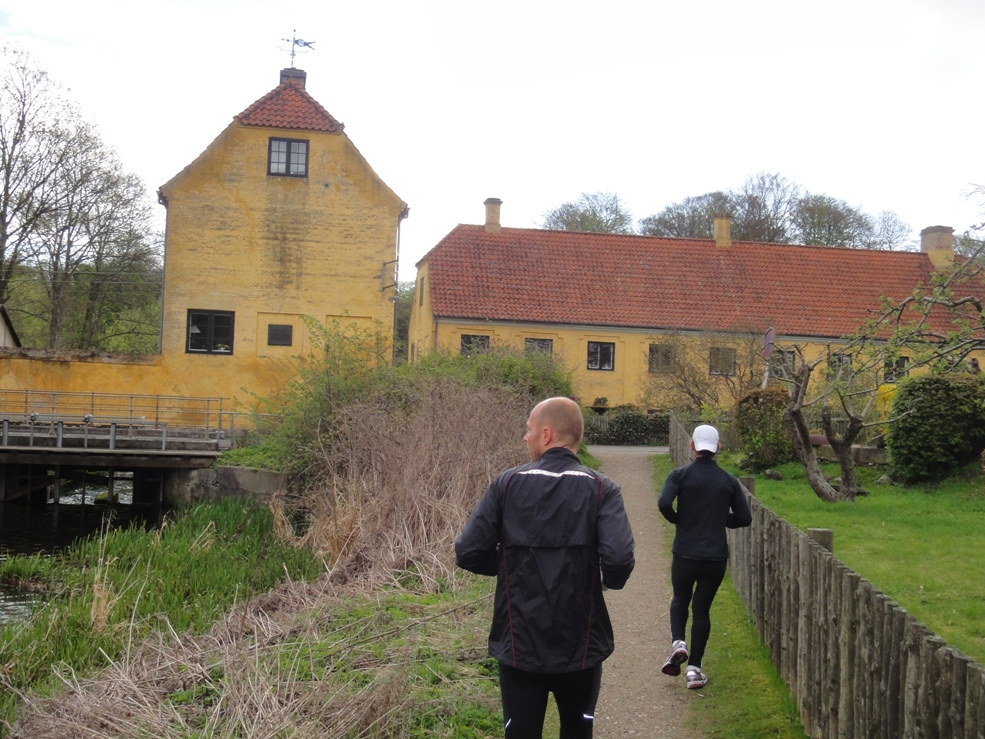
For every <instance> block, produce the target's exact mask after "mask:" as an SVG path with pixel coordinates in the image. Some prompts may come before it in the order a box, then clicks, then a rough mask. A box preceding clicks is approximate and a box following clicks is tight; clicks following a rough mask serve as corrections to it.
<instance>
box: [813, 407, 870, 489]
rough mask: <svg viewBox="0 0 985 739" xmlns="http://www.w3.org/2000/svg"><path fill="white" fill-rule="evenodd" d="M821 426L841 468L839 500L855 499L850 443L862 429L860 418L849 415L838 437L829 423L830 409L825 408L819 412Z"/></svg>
mask: <svg viewBox="0 0 985 739" xmlns="http://www.w3.org/2000/svg"><path fill="white" fill-rule="evenodd" d="M821 426H822V428H823V429H824V436H825V438H826V439H827V440H828V443H829V444H830V445H831V448H832V449H833V450H834V453H835V456H836V457H837V458H838V466H839V467H840V468H841V496H842V497H841V500H855V496H856V495H858V491H859V487H858V477H857V476H856V475H855V457H854V455H852V444H854V443H855V439H857V438H858V435H859V433H860V432H861V431H862V419H861V418H858V417H856V416H851V417H850V418H849V420H848V428H847V429H845V433H844V435H843V436H842V437H841V438H840V439H839V438H838V435H837V434H836V433H835V431H834V427H833V426H832V425H831V411H830V410H829V409H827V408H825V409H824V410H823V411H822V412H821Z"/></svg>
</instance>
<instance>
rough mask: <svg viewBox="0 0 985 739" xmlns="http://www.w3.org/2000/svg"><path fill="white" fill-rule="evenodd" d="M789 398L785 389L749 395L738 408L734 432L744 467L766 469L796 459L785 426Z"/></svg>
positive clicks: (755, 391) (740, 400) (774, 389)
mask: <svg viewBox="0 0 985 739" xmlns="http://www.w3.org/2000/svg"><path fill="white" fill-rule="evenodd" d="M788 400H789V397H788V395H787V391H786V390H784V389H783V388H778V387H768V388H765V389H763V390H753V391H752V392H750V393H747V394H746V395H744V396H743V397H742V398H740V399H739V402H738V403H737V404H736V407H735V431H736V433H737V434H738V436H739V439H740V440H741V441H742V449H743V452H744V453H745V462H744V464H743V466H744V467H746V468H747V469H750V470H765V469H769V468H770V467H776V466H777V465H779V464H783V463H784V462H789V461H790V460H792V459H793V444H792V443H791V441H790V436H789V435H788V434H787V431H786V429H785V428H784V427H783V410H784V408H786V406H787V402H788Z"/></svg>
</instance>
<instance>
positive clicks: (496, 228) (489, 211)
mask: <svg viewBox="0 0 985 739" xmlns="http://www.w3.org/2000/svg"><path fill="white" fill-rule="evenodd" d="M502 204H503V201H502V200H500V199H499V198H486V202H484V203H483V205H484V206H486V233H487V234H498V233H499V232H500V231H502V230H503V229H502V227H501V226H500V225H499V206H501V205H502Z"/></svg>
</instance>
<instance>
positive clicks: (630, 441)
mask: <svg viewBox="0 0 985 739" xmlns="http://www.w3.org/2000/svg"><path fill="white" fill-rule="evenodd" d="M585 420H586V423H585V441H587V442H588V443H589V444H600V445H608V446H666V445H667V443H668V439H669V438H670V416H669V415H665V414H658V413H639V412H636V411H628V412H624V413H612V412H609V413H607V414H605V415H604V416H598V417H596V418H592V417H591V416H590V415H589V416H586V419H585Z"/></svg>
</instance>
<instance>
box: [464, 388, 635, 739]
mask: <svg viewBox="0 0 985 739" xmlns="http://www.w3.org/2000/svg"><path fill="white" fill-rule="evenodd" d="M583 430H584V422H583V420H582V415H581V408H579V406H578V404H577V403H575V402H574V401H573V400H570V399H568V398H549V399H547V400H545V401H543V402H541V403H538V404H537V406H536V407H534V409H533V410H532V411H531V412H530V417H529V419H528V420H527V432H526V434H525V435H524V437H523V441H524V443H525V444H526V446H527V449H528V450H529V452H530V459H531V462H530V463H529V464H526V465H522V466H520V467H514V468H512V469H509V470H506V471H505V472H503V473H502V474H500V475H499V476H498V477H497V478H496V479H495V480H493V482H492V484H491V485H490V486H489V488H488V489H487V490H486V492H485V494H484V495H483V496H482V499H481V500H480V501H479V503H478V504H477V505H476V507H475V509H473V511H472V514H471V516H470V517H469V520H468V523H466V525H465V528H464V530H463V531H462V534H461V536H460V537H459V538H458V541H456V542H455V559H456V562H457V564H458V566H459V567H462V568H464V569H466V570H470V571H472V572H475V573H478V574H480V575H496V577H497V580H496V598H495V602H494V605H493V621H492V627H491V629H490V632H489V654H490V655H492V656H493V657H495V658H496V659H497V660H498V661H499V684H500V693H501V695H502V700H503V721H504V724H505V732H506V737H507V739H540V737H541V733H542V731H543V727H544V714H545V712H546V709H547V699H548V694H549V693H553V694H554V700H555V701H556V702H557V706H558V714H559V716H560V719H561V733H560V736H561V739H584V738H588V739H590V737H591V736H592V727H593V722H594V713H595V701H596V699H597V697H598V690H599V684H600V681H601V677H602V662H603V660H605V658H606V657H608V656H609V655H610V654H611V653H612V650H613V648H614V640H613V634H612V624H611V623H610V621H609V613H608V611H607V610H606V607H605V600H604V599H603V597H602V587H603V585H604V586H605V587H607V588H615V589H617V588H622V587H623V585H625V584H626V580H627V579H629V575H630V573H631V572H632V571H633V566H634V564H635V559H634V556H633V548H634V542H633V533H632V531H631V529H630V526H629V519H628V518H627V516H626V510H625V508H624V507H623V501H622V494H621V493H620V491H619V487H618V486H617V485H616V484H615V483H613V482H612V481H611V480H610V479H608V478H607V477H605V476H604V475H601V474H599V473H598V472H595V471H593V470H591V469H589V468H588V467H585V466H583V465H582V464H580V463H579V461H578V457H577V455H576V452H577V451H578V447H579V445H580V444H581V439H582V433H583Z"/></svg>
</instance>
